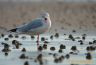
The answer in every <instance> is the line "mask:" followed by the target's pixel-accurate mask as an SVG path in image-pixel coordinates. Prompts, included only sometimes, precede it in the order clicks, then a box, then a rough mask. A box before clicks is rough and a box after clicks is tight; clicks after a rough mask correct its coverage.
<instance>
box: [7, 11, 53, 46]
mask: <svg viewBox="0 0 96 65" xmlns="http://www.w3.org/2000/svg"><path fill="white" fill-rule="evenodd" d="M50 28H51V19H50V15H49V13H48V12H43V13H42V14H41V15H40V17H38V18H36V19H34V20H32V21H30V22H29V23H26V24H24V25H21V26H18V27H16V28H13V29H10V30H9V32H14V33H19V34H29V35H38V36H37V45H39V35H40V34H42V33H44V32H46V31H48V30H49V29H50Z"/></svg>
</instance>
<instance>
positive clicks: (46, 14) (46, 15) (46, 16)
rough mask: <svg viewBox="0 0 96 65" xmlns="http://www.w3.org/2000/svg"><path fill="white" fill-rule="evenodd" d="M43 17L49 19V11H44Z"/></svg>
mask: <svg viewBox="0 0 96 65" xmlns="http://www.w3.org/2000/svg"><path fill="white" fill-rule="evenodd" d="M41 17H42V18H43V19H44V20H48V19H49V17H50V16H49V13H48V12H43V13H42V14H41Z"/></svg>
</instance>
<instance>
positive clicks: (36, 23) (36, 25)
mask: <svg viewBox="0 0 96 65" xmlns="http://www.w3.org/2000/svg"><path fill="white" fill-rule="evenodd" d="M42 26H43V21H42V19H35V20H33V21H31V22H30V23H28V24H25V25H23V26H19V27H17V28H15V29H11V30H10V31H11V32H28V31H30V30H32V29H36V28H39V27H42Z"/></svg>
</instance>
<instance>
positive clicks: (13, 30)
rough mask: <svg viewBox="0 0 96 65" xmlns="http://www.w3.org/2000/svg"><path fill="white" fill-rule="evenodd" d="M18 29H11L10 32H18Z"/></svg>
mask: <svg viewBox="0 0 96 65" xmlns="http://www.w3.org/2000/svg"><path fill="white" fill-rule="evenodd" d="M16 31H17V28H14V29H11V30H9V31H8V32H16Z"/></svg>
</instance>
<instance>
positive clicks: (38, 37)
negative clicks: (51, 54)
mask: <svg viewBox="0 0 96 65" xmlns="http://www.w3.org/2000/svg"><path fill="white" fill-rule="evenodd" d="M37 45H39V34H38V36H37Z"/></svg>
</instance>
